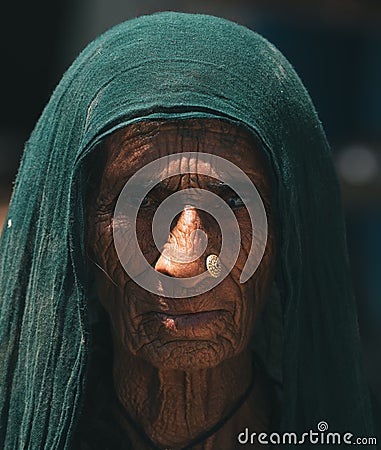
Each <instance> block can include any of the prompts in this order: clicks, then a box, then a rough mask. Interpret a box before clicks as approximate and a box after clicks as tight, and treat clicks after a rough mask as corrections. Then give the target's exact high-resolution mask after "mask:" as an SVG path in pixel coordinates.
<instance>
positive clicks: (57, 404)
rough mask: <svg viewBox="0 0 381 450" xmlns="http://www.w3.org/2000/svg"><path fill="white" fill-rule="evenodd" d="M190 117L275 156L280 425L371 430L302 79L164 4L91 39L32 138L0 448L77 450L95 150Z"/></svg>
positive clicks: (7, 239)
mask: <svg viewBox="0 0 381 450" xmlns="http://www.w3.org/2000/svg"><path fill="white" fill-rule="evenodd" d="M192 116H197V117H225V118H230V119H232V120H236V121H239V122H242V123H243V124H245V125H246V126H247V127H248V128H249V129H251V130H252V131H253V133H255V134H256V135H257V136H258V138H259V140H260V142H261V143H262V147H263V151H264V152H265V154H266V156H267V158H268V160H269V164H270V166H271V168H272V172H273V178H274V182H273V191H274V192H273V193H274V199H273V209H274V215H275V227H276V232H277V237H278V244H279V245H278V255H277V256H278V269H277V277H276V283H277V286H278V290H279V292H280V298H281V301H282V305H283V328H284V341H283V350H282V355H283V356H282V377H283V399H282V400H283V406H282V423H281V427H282V429H284V430H287V431H295V432H300V433H302V432H304V431H308V430H309V429H313V430H316V426H317V423H318V422H319V421H320V420H325V421H326V422H328V424H329V427H330V428H329V429H330V430H331V431H348V432H351V433H353V434H354V435H355V436H372V420H371V415H370V408H369V403H368V396H367V389H366V387H365V385H364V380H363V375H362V369H361V364H360V343H359V333H358V326H357V318H356V305H355V302H354V298H353V295H352V290H351V281H350V274H349V269H348V260H347V251H346V243H345V230H344V221H343V213H342V207H341V203H340V193H339V188H338V183H337V179H336V175H335V171H334V167H333V164H332V158H331V153H330V149H329V146H328V144H327V140H326V137H325V134H324V131H323V128H322V126H321V124H320V122H319V119H318V117H317V114H316V111H315V109H314V107H313V105H312V103H311V100H310V98H309V96H308V94H307V92H306V90H305V88H304V87H303V85H302V83H301V81H300V80H299V78H298V76H297V75H296V74H295V72H294V70H293V68H292V67H291V66H290V64H289V63H288V62H287V60H286V59H285V58H284V57H283V56H282V55H281V54H280V53H279V51H278V50H277V49H276V48H274V46H273V45H271V44H270V43H269V42H267V41H266V40H265V39H263V38H262V37H260V36H258V35H257V34H256V33H254V32H253V31H250V30H248V29H246V28H244V27H242V26H239V25H237V24H234V23H232V22H229V21H226V20H223V19H219V18H215V17H211V16H205V15H189V14H181V13H160V14H154V15H152V16H145V17H140V18H137V19H134V20H131V21H127V22H125V23H122V24H121V25H119V26H116V27H115V28H113V29H111V30H110V31H108V32H106V33H105V34H104V35H102V36H100V37H99V38H97V39H96V40H95V41H94V42H92V43H91V44H90V45H89V46H88V47H87V48H86V49H85V50H84V51H83V52H82V53H81V55H80V56H79V57H78V58H77V59H76V61H75V62H74V63H73V65H72V66H71V67H70V68H69V70H68V71H67V72H66V74H65V75H64V77H63V79H62V81H61V82H60V83H59V85H58V87H57V88H56V90H55V92H54V93H53V95H52V97H51V99H50V101H49V103H48V105H47V106H46V108H45V110H44V112H43V114H42V116H41V118H40V119H39V121H38V123H37V125H36V127H35V129H34V131H33V133H32V135H31V137H30V139H29V140H28V142H27V143H26V146H25V152H24V156H23V159H22V163H21V167H20V170H19V174H18V177H17V180H16V184H15V189H14V193H13V197H12V201H11V205H10V209H9V213H8V219H7V221H6V226H5V227H4V230H3V232H2V237H1V246H0V299H1V306H0V360H1V370H0V448H6V449H14V448H17V449H24V448H25V449H49V450H51V449H58V448H60V449H61V448H70V444H71V439H72V436H73V433H74V431H75V427H76V424H77V423H78V420H79V416H80V411H81V405H82V403H83V392H84V388H85V386H86V381H87V371H86V369H87V364H88V354H89V351H90V344H91V340H90V333H89V331H90V328H89V319H88V315H89V309H88V301H89V285H88V275H87V268H86V256H85V250H84V241H85V233H86V229H85V219H84V191H85V184H86V172H85V170H84V164H83V162H84V161H85V159H86V155H87V154H88V153H89V152H91V150H92V149H93V148H94V146H95V144H96V143H97V142H99V141H100V140H101V139H102V138H103V137H104V136H106V135H107V134H109V133H111V132H112V131H113V130H115V129H117V128H120V127H122V126H125V125H127V124H130V123H132V122H134V121H137V120H142V118H172V119H173V118H184V117H192ZM316 447H318V446H316Z"/></svg>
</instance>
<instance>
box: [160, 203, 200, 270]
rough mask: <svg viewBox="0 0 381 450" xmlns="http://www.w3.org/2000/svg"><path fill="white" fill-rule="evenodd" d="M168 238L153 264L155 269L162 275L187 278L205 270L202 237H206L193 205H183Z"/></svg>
mask: <svg viewBox="0 0 381 450" xmlns="http://www.w3.org/2000/svg"><path fill="white" fill-rule="evenodd" d="M175 220H176V223H175V226H174V227H173V228H172V231H171V233H170V235H169V236H168V240H167V242H166V244H165V245H164V248H163V250H162V252H161V254H160V257H159V259H158V260H157V262H156V264H155V270H157V271H158V272H160V273H163V274H164V275H168V276H171V277H176V278H189V277H195V276H197V275H200V274H201V273H203V272H204V271H205V267H204V264H203V262H202V261H203V258H202V253H203V251H202V250H203V247H205V245H204V246H203V244H205V242H203V239H202V237H204V239H205V238H206V239H207V236H206V234H205V232H203V230H201V218H200V214H199V212H198V211H197V209H196V208H194V207H185V208H184V209H183V211H182V212H181V213H180V215H179V216H178V218H176V219H175Z"/></svg>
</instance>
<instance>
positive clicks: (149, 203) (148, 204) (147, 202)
mask: <svg viewBox="0 0 381 450" xmlns="http://www.w3.org/2000/svg"><path fill="white" fill-rule="evenodd" d="M156 205H157V202H156V200H154V199H153V198H152V197H150V196H149V195H146V196H145V197H144V198H143V200H142V201H141V203H140V208H152V207H153V206H156Z"/></svg>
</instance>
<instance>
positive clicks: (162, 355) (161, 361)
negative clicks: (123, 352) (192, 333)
mask: <svg viewBox="0 0 381 450" xmlns="http://www.w3.org/2000/svg"><path fill="white" fill-rule="evenodd" d="M227 342H228V341H226V340H225V339H222V338H221V342H218V341H208V340H189V341H188V342H187V341H183V340H182V341H176V340H175V341H171V342H168V343H166V344H161V343H158V342H155V343H151V344H148V345H146V346H144V348H142V349H141V350H140V351H138V353H137V354H136V356H139V357H141V358H142V359H144V360H146V361H147V362H149V363H150V364H152V365H153V366H155V367H157V368H158V369H161V370H163V369H164V370H165V369H174V370H197V369H210V368H212V367H215V366H218V365H219V364H220V363H221V362H222V361H224V360H225V359H228V358H231V357H232V356H234V355H235V354H236V352H234V350H233V348H232V347H231V346H230V345H227Z"/></svg>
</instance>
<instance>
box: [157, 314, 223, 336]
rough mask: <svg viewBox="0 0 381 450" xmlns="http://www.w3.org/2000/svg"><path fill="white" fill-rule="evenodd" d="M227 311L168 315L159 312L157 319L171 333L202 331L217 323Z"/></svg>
mask: <svg viewBox="0 0 381 450" xmlns="http://www.w3.org/2000/svg"><path fill="white" fill-rule="evenodd" d="M226 312H227V311H226V310H223V309H217V310H214V311H201V312H196V313H185V314H168V313H163V312H157V313H155V314H156V317H157V318H158V319H159V320H160V322H161V323H162V324H163V325H164V326H165V328H167V330H169V331H174V332H176V331H182V330H187V329H190V328H192V329H193V330H195V329H202V328H204V327H205V326H208V325H210V324H211V323H213V322H217V321H218V320H220V319H221V317H222V316H223V315H224V314H226Z"/></svg>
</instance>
